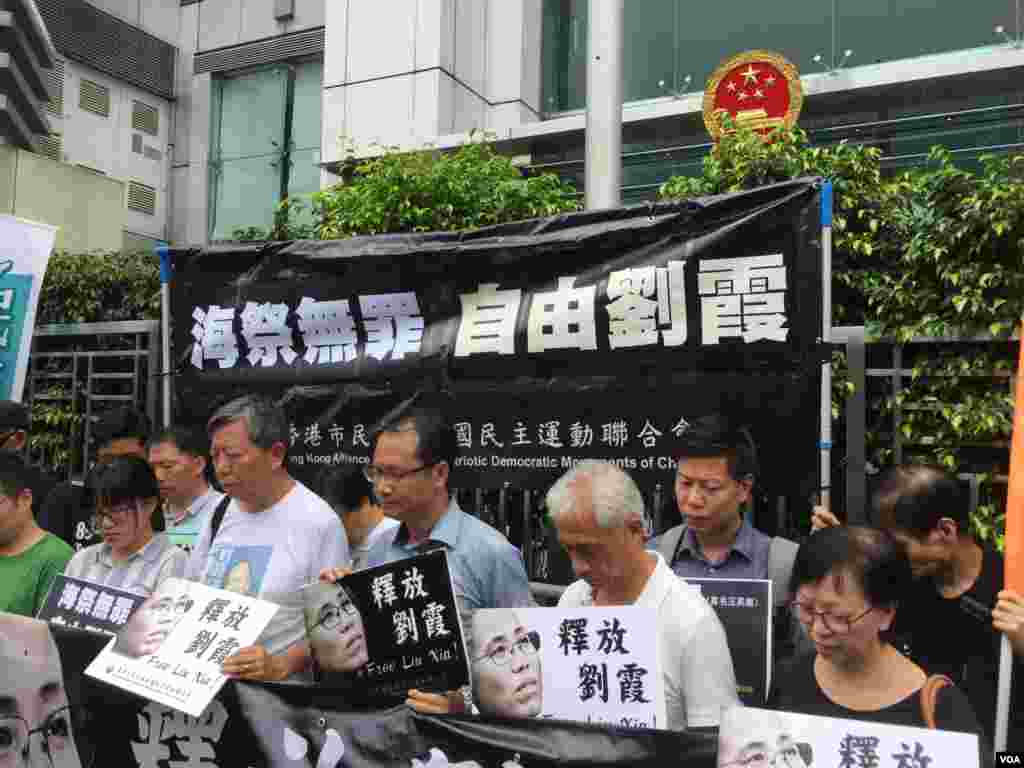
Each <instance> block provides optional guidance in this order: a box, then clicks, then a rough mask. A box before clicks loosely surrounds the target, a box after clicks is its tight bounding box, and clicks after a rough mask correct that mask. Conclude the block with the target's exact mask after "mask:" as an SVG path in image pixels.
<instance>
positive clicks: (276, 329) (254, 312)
mask: <svg viewBox="0 0 1024 768" xmlns="http://www.w3.org/2000/svg"><path fill="white" fill-rule="evenodd" d="M241 317H242V338H244V339H245V343H246V344H247V345H248V346H249V355H248V360H249V362H250V363H251V364H252V365H264V366H271V365H275V364H276V363H277V357H278V354H280V355H281V357H282V358H283V359H284V361H285V363H287V364H288V365H291V364H292V362H293V361H294V360H295V358H296V357H297V355H296V354H295V350H294V349H293V348H292V329H291V328H289V327H288V305H287V304H271V303H270V302H263V303H260V304H257V303H256V302H254V301H247V302H246V303H245V309H243V310H242V314H241Z"/></svg>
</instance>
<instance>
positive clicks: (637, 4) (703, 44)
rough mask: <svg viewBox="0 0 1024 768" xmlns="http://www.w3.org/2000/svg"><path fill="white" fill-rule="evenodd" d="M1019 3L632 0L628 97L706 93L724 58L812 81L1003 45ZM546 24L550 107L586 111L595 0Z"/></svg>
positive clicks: (559, 3) (550, 2)
mask: <svg viewBox="0 0 1024 768" xmlns="http://www.w3.org/2000/svg"><path fill="white" fill-rule="evenodd" d="M1017 4H1018V0H976V2H969V3H964V2H960V3H956V2H935V0H786V2H782V3H730V2H718V3H698V2H696V1H695V0H630V1H629V2H627V3H626V4H625V15H624V18H623V58H624V60H623V99H624V100H625V101H627V102H628V101H637V100H640V99H649V98H653V97H658V96H667V95H670V94H671V93H673V92H674V91H675V92H689V93H692V92H699V91H701V90H703V88H704V85H705V83H706V82H707V79H708V77H709V76H710V75H711V73H712V72H714V70H715V68H716V67H717V66H718V64H719V63H720V62H721V61H723V60H724V59H726V58H728V57H729V56H732V55H734V54H737V53H741V52H743V51H746V50H751V49H767V50H771V51H777V52H779V53H781V54H782V55H783V56H785V57H786V58H787V59H789V60H790V61H791V62H792V63H793V64H794V65H795V66H796V67H797V69H798V70H800V72H801V73H802V74H804V75H808V74H813V73H820V72H823V71H826V70H829V69H831V68H833V67H839V66H840V65H842V66H845V67H847V68H853V67H858V66H871V65H875V64H879V63H883V62H888V61H896V60H910V59H914V58H915V57H919V56H922V55H928V54H936V53H948V52H953V51H961V50H967V49H972V48H977V47H980V46H995V45H1005V44H1007V42H1010V41H1012V40H1015V39H1016V40H1018V41H1019V40H1020V39H1021V35H1022V34H1024V30H1022V29H1020V21H1019V19H1018V13H1017V10H1016V7H1017ZM543 24H544V26H543V45H542V54H541V56H542V63H541V68H542V72H543V88H544V95H543V101H544V109H545V111H546V112H547V113H557V112H564V111H568V110H576V109H583V108H584V107H585V106H586V59H587V56H586V48H587V3H586V2H584V1H583V0H544V5H543ZM997 29H999V30H1002V31H1001V32H1000V31H997ZM847 51H849V52H850V53H849V58H847V57H846V56H845V53H846V52H847ZM687 78H689V79H687Z"/></svg>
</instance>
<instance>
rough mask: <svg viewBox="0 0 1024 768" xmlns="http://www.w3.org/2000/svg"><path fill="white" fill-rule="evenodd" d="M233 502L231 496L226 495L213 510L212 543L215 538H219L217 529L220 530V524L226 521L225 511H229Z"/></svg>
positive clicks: (211, 521) (211, 524)
mask: <svg viewBox="0 0 1024 768" xmlns="http://www.w3.org/2000/svg"><path fill="white" fill-rule="evenodd" d="M230 503H231V497H230V496H225V497H224V498H223V499H221V500H220V503H219V504H218V505H217V508H216V509H214V510H213V518H212V519H211V520H210V543H211V544H213V540H214V539H215V538H217V531H219V530H220V524H221V523H222V522H224V513H225V512H227V511H228V504H230Z"/></svg>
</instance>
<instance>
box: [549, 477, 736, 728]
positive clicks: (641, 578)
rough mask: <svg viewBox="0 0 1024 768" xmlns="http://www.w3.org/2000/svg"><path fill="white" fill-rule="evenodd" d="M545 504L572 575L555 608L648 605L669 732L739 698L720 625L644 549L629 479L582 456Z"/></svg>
mask: <svg viewBox="0 0 1024 768" xmlns="http://www.w3.org/2000/svg"><path fill="white" fill-rule="evenodd" d="M547 509H548V513H549V514H550V515H551V517H552V519H553V520H554V522H555V526H556V528H557V529H558V540H559V542H560V543H561V544H562V546H563V547H565V549H566V552H567V553H568V554H569V558H570V560H571V561H572V566H573V570H574V571H575V573H576V575H577V576H578V577H579V581H576V582H574V583H573V584H570V585H569V587H568V588H567V589H566V591H565V592H564V593H563V594H562V597H561V599H560V600H559V601H558V605H559V607H567V608H577V607H585V606H616V605H638V606H646V607H651V608H654V609H655V611H656V613H657V626H658V656H659V659H660V661H661V671H662V676H663V678H664V683H665V705H666V709H667V715H668V728H669V730H690V729H695V728H716V727H718V725H719V722H720V719H721V712H722V709H723V707H726V706H730V705H733V704H738V703H739V700H738V698H737V695H736V675H735V672H734V671H733V665H732V656H731V655H730V654H729V646H728V643H727V642H726V638H725V630H724V629H723V628H722V625H721V623H720V622H719V620H718V616H717V615H716V614H715V612H714V610H712V609H711V607H710V606H709V605H708V604H707V602H705V600H704V598H703V597H701V595H700V593H699V592H698V591H697V589H696V588H695V587H693V586H691V585H689V584H687V583H686V582H684V581H683V580H682V579H680V578H678V577H677V576H676V575H675V574H674V573H672V571H671V569H669V567H668V566H667V565H666V564H665V560H664V558H663V557H662V556H661V555H660V554H658V553H657V552H649V551H646V550H645V545H644V526H643V512H644V501H643V497H642V496H641V495H640V489H639V488H637V486H636V483H634V482H633V480H632V479H631V478H630V477H629V475H627V474H626V473H625V472H624V471H622V470H621V469H619V468H618V467H617V466H615V465H614V464H610V463H608V462H602V461H583V462H580V463H579V464H578V465H576V466H575V467H574V468H573V469H571V470H569V471H568V472H567V473H566V474H564V475H563V476H562V477H561V478H559V479H558V481H557V482H556V483H555V485H554V486H552V488H551V490H550V491H548V494H547Z"/></svg>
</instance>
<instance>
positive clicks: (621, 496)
mask: <svg viewBox="0 0 1024 768" xmlns="http://www.w3.org/2000/svg"><path fill="white" fill-rule="evenodd" d="M581 492H586V493H588V494H589V500H590V505H591V509H592V510H593V513H594V520H593V523H592V524H594V525H596V526H597V527H598V528H625V527H627V526H630V525H636V524H640V525H642V524H643V522H644V497H643V496H642V495H641V494H640V489H639V488H638V487H637V485H636V483H635V482H633V478H631V477H630V476H629V475H628V474H627V473H626V472H625V471H624V470H623V469H621V468H620V467H618V466H616V465H615V464H612V463H611V462H608V461H597V460H595V459H586V460H584V461H581V462H580V463H579V464H577V465H576V466H574V467H573V468H572V469H570V470H569V471H568V472H566V473H565V474H564V475H562V476H561V477H560V478H558V480H557V481H556V482H555V484H554V485H553V486H551V490H549V491H548V493H547V496H546V498H545V502H546V505H547V508H548V513H549V514H550V515H551V518H552V519H553V520H554V521H555V522H557V521H558V520H559V519H565V518H567V517H569V516H570V515H573V514H575V515H580V514H581V513H580V510H579V509H577V508H576V507H577V502H578V494H580V493H581Z"/></svg>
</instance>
